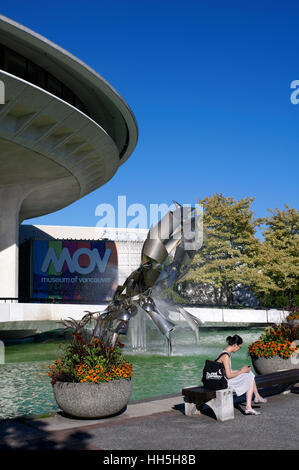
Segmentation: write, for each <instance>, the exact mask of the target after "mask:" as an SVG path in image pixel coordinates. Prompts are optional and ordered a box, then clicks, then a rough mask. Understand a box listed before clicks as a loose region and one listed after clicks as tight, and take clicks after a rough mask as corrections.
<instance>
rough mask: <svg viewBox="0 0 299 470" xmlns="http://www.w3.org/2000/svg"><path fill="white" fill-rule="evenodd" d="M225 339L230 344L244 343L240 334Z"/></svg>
mask: <svg viewBox="0 0 299 470" xmlns="http://www.w3.org/2000/svg"><path fill="white" fill-rule="evenodd" d="M225 341H226V342H227V343H228V345H229V346H233V345H234V344H237V345H238V346H239V345H240V344H242V343H243V340H242V338H241V336H239V335H234V336H228V337H227V338H226V340H225Z"/></svg>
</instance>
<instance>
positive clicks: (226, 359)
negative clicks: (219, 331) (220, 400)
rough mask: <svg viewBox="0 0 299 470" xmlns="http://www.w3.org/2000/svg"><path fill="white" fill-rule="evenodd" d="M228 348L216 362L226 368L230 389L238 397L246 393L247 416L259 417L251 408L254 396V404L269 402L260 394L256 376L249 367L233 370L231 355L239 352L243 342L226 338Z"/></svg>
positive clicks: (236, 336) (235, 336)
mask: <svg viewBox="0 0 299 470" xmlns="http://www.w3.org/2000/svg"><path fill="white" fill-rule="evenodd" d="M226 342H227V343H228V346H227V347H226V348H225V349H224V350H223V351H222V352H221V353H220V354H218V356H217V358H216V361H218V362H221V363H222V364H223V365H224V368H225V375H226V378H227V383H228V386H229V388H232V389H233V391H234V392H235V393H236V394H237V396H240V395H243V393H246V408H245V414H247V415H259V414H260V413H259V412H258V411H255V410H254V409H253V408H252V406H251V400H252V396H253V394H254V396H255V398H254V403H267V400H266V399H265V398H263V397H261V395H260V394H259V393H258V391H257V387H256V383H255V376H254V374H253V373H252V372H251V370H250V367H249V366H243V367H242V368H241V369H240V370H232V368H231V360H230V355H231V354H232V353H235V352H237V351H239V349H240V348H241V344H242V343H243V340H242V338H241V337H240V336H238V335H234V336H228V337H227V338H226Z"/></svg>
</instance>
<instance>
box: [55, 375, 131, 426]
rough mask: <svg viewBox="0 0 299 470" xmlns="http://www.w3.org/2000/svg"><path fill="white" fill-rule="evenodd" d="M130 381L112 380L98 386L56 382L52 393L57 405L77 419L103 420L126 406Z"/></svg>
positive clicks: (129, 391)
mask: <svg viewBox="0 0 299 470" xmlns="http://www.w3.org/2000/svg"><path fill="white" fill-rule="evenodd" d="M132 389H133V381H132V380H125V379H120V380H112V381H110V382H104V383H100V384H95V383H87V382H86V383H70V382H56V383H55V384H54V385H53V392H54V396H55V400H56V402H57V405H58V406H59V407H60V408H61V409H62V411H64V412H65V413H67V414H69V415H71V416H75V417H77V418H88V419H90V418H104V417H106V416H110V415H113V414H115V413H118V412H119V411H121V410H122V409H123V408H125V406H126V405H127V404H128V401H129V399H130V396H131V393H132Z"/></svg>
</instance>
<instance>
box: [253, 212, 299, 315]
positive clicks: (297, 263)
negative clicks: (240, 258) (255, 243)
mask: <svg viewBox="0 0 299 470" xmlns="http://www.w3.org/2000/svg"><path fill="white" fill-rule="evenodd" d="M284 207H285V210H279V209H275V210H271V209H268V212H270V215H269V216H268V217H264V218H260V219H257V221H256V223H257V225H258V226H263V225H264V226H265V227H266V228H265V230H264V232H263V236H264V242H262V243H260V244H259V250H258V255H257V260H256V261H257V267H258V268H259V271H260V272H262V274H263V276H264V278H266V279H268V280H269V283H271V288H270V289H269V290H268V293H270V297H272V301H273V302H275V298H276V300H277V298H278V297H279V296H280V298H283V296H284V297H285V299H286V300H285V301H284V306H286V305H288V304H289V305H290V306H294V305H295V304H296V303H297V302H296V297H297V299H298V292H299V289H298V287H299V211H297V210H296V209H293V208H290V207H289V206H287V205H286V204H285V205H284ZM257 292H258V293H259V294H261V293H262V294H263V292H262V290H261V289H259V288H257ZM266 298H267V297H266ZM268 298H269V296H268ZM280 306H282V305H280Z"/></svg>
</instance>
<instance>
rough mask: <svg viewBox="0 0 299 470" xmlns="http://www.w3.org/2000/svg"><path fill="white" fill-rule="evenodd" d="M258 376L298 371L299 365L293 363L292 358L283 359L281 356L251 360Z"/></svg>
mask: <svg viewBox="0 0 299 470" xmlns="http://www.w3.org/2000/svg"><path fill="white" fill-rule="evenodd" d="M251 360H252V365H253V367H254V370H255V371H256V373H257V374H271V373H272V372H278V371H280V370H286V369H298V364H294V363H292V358H291V357H290V358H289V359H283V358H282V357H279V356H274V357H257V358H253V357H252V358H251Z"/></svg>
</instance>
